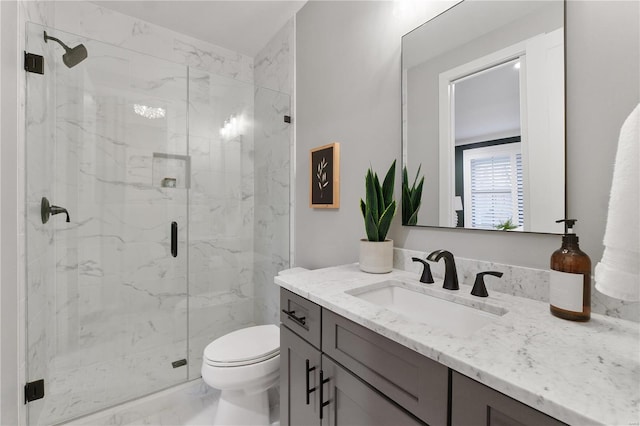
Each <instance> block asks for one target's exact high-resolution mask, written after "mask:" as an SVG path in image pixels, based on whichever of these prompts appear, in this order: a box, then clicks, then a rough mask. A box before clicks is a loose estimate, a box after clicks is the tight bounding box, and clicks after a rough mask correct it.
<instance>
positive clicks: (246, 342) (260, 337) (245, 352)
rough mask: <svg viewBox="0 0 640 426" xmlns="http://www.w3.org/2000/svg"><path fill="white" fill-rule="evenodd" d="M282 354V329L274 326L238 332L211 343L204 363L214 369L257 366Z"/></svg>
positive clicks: (206, 351) (256, 327) (206, 350)
mask: <svg viewBox="0 0 640 426" xmlns="http://www.w3.org/2000/svg"><path fill="white" fill-rule="evenodd" d="M279 354H280V329H279V328H278V327H277V326H276V325H273V324H269V325H259V326H255V327H248V328H244V329H241V330H236V331H234V332H232V333H229V334H226V335H224V336H222V337H220V338H218V339H216V340H214V341H213V342H211V343H209V345H207V347H206V348H205V350H204V356H203V361H204V362H205V363H206V364H207V365H211V366H214V367H240V366H244V365H252V364H257V363H259V362H263V361H266V360H269V359H271V358H273V357H275V356H277V355H279Z"/></svg>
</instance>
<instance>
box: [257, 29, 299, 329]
mask: <svg viewBox="0 0 640 426" xmlns="http://www.w3.org/2000/svg"><path fill="white" fill-rule="evenodd" d="M293 43H294V23H293V19H291V20H289V21H288V22H287V23H286V24H285V25H284V26H283V28H282V29H281V30H280V31H279V32H278V33H277V34H276V35H275V36H274V37H273V38H272V39H271V41H269V43H267V45H266V46H265V47H264V48H263V49H262V50H261V51H260V52H259V53H258V55H256V59H255V69H254V74H255V81H256V87H258V88H260V89H257V91H256V132H255V153H256V155H255V170H256V176H259V177H260V178H259V179H256V180H255V220H254V253H255V268H254V273H253V281H254V283H255V313H256V322H258V323H262V324H265V323H272V324H278V323H279V322H280V321H279V306H280V298H279V294H280V293H279V291H278V290H279V289H278V288H277V286H276V285H275V284H274V283H273V277H274V276H275V275H277V274H278V272H279V271H281V270H283V269H287V268H288V267H289V265H290V247H289V241H290V238H289V237H290V236H289V231H290V214H289V212H290V211H291V202H292V200H291V199H290V194H291V191H290V187H291V185H290V174H291V164H290V159H291V158H292V154H291V150H292V145H293V143H292V141H293V138H292V134H293V128H292V125H291V124H287V123H284V120H283V116H284V115H291V110H292V107H291V94H293V66H294V59H293V50H294V49H293ZM294 119H295V117H294Z"/></svg>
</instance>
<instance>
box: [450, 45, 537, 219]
mask: <svg viewBox="0 0 640 426" xmlns="http://www.w3.org/2000/svg"><path fill="white" fill-rule="evenodd" d="M527 42H528V41H523V42H520V43H516V44H514V45H511V46H508V47H505V48H504V49H500V50H498V51H496V52H493V53H491V54H489V55H486V56H483V57H481V58H478V59H475V60H473V61H470V62H467V63H466V64H462V65H460V66H457V67H455V68H452V69H450V70H447V71H444V72H442V73H440V76H439V90H438V91H439V112H440V114H439V117H440V119H439V120H440V123H439V129H440V141H439V150H438V151H439V161H440V168H439V178H438V181H439V185H440V187H439V205H440V207H439V209H440V210H439V211H440V213H439V214H440V217H439V221H438V224H439V225H440V226H449V227H451V226H456V225H455V223H452V220H453V217H454V216H453V214H454V206H453V197H454V194H455V180H454V179H453V176H454V167H455V165H454V162H453V159H454V155H455V140H454V138H455V131H454V130H455V117H454V114H453V113H452V111H454V106H455V105H454V96H453V95H454V93H453V90H452V87H453V85H452V83H453V82H455V81H456V80H460V79H461V78H464V77H467V76H469V75H471V74H476V73H478V72H482V71H484V70H487V69H489V68H492V67H494V66H496V65H500V64H502V63H505V62H508V61H511V60H513V59H516V58H518V57H521V56H523V55H525V53H526V47H527ZM521 115H522V111H521ZM522 130H523V129H521V131H522Z"/></svg>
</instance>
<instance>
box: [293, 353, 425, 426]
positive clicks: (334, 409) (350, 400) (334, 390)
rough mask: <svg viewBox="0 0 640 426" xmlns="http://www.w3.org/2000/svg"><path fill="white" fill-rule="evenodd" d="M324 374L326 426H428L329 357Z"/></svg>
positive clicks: (324, 362)
mask: <svg viewBox="0 0 640 426" xmlns="http://www.w3.org/2000/svg"><path fill="white" fill-rule="evenodd" d="M322 372H323V377H324V379H325V380H326V383H325V384H324V385H323V392H322V396H323V400H324V402H325V403H326V406H324V407H322V410H323V413H322V414H323V416H322V426H390V425H393V426H405V425H407V426H419V425H424V423H422V422H420V421H419V420H417V419H416V418H414V417H413V416H411V415H409V414H408V413H406V412H405V411H404V410H402V409H400V408H398V407H397V406H396V405H395V404H393V403H392V402H391V401H390V400H389V399H387V398H385V397H384V396H382V395H381V394H380V393H378V392H377V391H375V390H374V389H373V388H371V387H370V386H368V385H367V384H366V383H364V382H363V381H362V380H360V379H358V378H357V377H356V376H354V375H353V374H351V373H349V372H348V371H347V370H346V369H344V368H342V367H341V366H340V365H338V364H336V363H335V362H333V361H332V360H331V358H329V357H327V356H326V355H322ZM291 424H292V425H293V424H294V423H291Z"/></svg>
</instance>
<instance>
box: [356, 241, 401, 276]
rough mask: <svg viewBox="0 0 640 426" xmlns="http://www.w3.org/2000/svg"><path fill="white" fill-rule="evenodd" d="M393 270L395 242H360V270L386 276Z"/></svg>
mask: <svg viewBox="0 0 640 426" xmlns="http://www.w3.org/2000/svg"><path fill="white" fill-rule="evenodd" d="M392 269H393V240H384V241H369V240H366V239H362V240H360V270H362V271H364V272H370V273H372V274H386V273H387V272H391V270H392Z"/></svg>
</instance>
